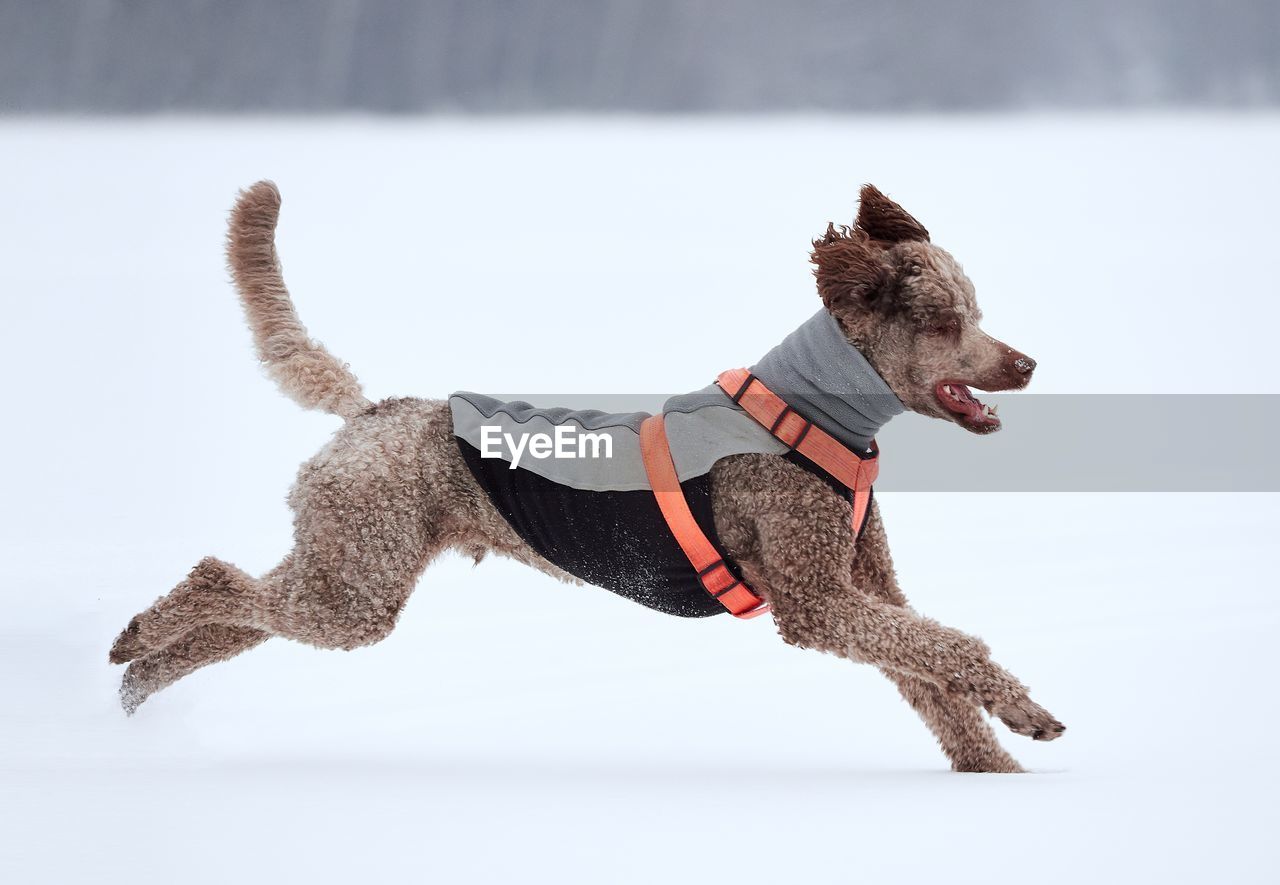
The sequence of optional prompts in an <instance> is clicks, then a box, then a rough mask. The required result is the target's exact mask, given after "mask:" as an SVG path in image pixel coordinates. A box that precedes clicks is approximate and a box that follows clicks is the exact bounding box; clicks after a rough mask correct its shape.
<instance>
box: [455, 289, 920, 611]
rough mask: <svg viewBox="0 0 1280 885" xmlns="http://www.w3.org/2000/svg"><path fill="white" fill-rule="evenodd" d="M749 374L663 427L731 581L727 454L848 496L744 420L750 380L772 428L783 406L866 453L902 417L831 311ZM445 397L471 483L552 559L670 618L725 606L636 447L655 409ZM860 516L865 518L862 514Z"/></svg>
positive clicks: (668, 416) (681, 399)
mask: <svg viewBox="0 0 1280 885" xmlns="http://www.w3.org/2000/svg"><path fill="white" fill-rule="evenodd" d="M729 374H730V373H726V376H727V375H729ZM742 374H743V378H744V379H745V380H746V384H736V385H735V387H740V388H741V389H740V390H738V391H737V393H738V399H737V400H735V398H734V396H733V394H734V392H735V391H732V390H731V391H728V392H726V390H725V389H723V388H722V387H720V386H718V385H716V384H713V385H710V386H708V387H705V388H703V389H701V390H698V391H695V392H693V393H688V394H683V395H680V396H673V397H671V398H670V399H668V400H667V401H666V402H665V403H664V404H663V407H662V410H661V415H662V421H661V422H660V425H664V426H665V437H666V443H667V446H668V447H669V450H670V462H671V464H672V465H673V466H674V471H675V478H676V480H678V482H679V489H680V491H681V492H682V493H683V497H684V501H685V502H687V505H688V510H689V512H690V513H691V514H692V517H693V520H694V521H695V522H696V524H697V528H698V529H700V530H701V533H702V534H703V535H704V536H705V537H706V540H707V541H709V542H710V544H711V545H712V546H713V547H714V549H715V552H716V554H718V558H719V562H718V563H717V565H721V564H722V565H723V566H724V567H725V568H726V569H727V570H728V572H729V574H730V575H731V577H732V580H733V583H734V584H737V583H740V582H741V580H742V576H741V574H740V573H739V572H738V569H737V567H736V566H735V565H734V564H733V563H732V562H731V561H730V558H729V557H728V555H727V554H726V552H725V551H724V549H723V547H722V546H721V544H720V541H719V539H718V538H717V537H716V532H715V522H714V518H713V515H712V508H711V491H712V489H711V468H712V467H713V466H715V464H716V462H717V461H719V460H720V459H721V458H725V457H728V456H730V455H740V454H748V453H761V454H771V455H778V456H781V457H784V458H786V459H787V460H790V461H792V462H793V463H795V464H797V465H798V466H800V467H802V468H804V469H806V470H809V471H810V472H812V473H814V474H816V475H818V476H819V477H821V478H822V479H823V480H824V481H826V482H827V483H828V484H829V485H830V486H831V487H832V488H833V489H834V490H835V491H836V492H837V493H839V494H841V495H843V496H844V497H845V498H846V499H850V498H851V496H852V493H851V491H850V489H849V486H848V485H847V484H845V483H844V482H841V481H840V480H838V479H837V478H836V477H835V476H833V475H832V474H831V473H829V472H828V471H827V470H826V469H824V468H823V467H822V466H820V465H819V464H817V463H815V461H813V460H812V459H811V458H809V457H806V456H805V455H804V454H803V451H804V447H803V443H802V442H801V440H800V439H791V438H790V437H788V439H789V440H790V444H788V442H784V441H783V440H781V439H779V437H778V436H775V434H774V432H771V430H770V428H769V427H768V426H766V425H765V424H762V423H760V420H759V419H758V418H757V417H752V415H751V414H748V411H747V409H746V408H745V407H744V404H743V402H741V401H740V400H741V395H742V393H743V392H745V390H746V387H747V386H748V385H749V384H750V383H751V382H752V379H754V380H758V381H759V382H761V383H762V384H763V385H766V386H767V389H768V390H769V391H772V393H774V394H776V395H777V397H780V398H781V400H782V401H783V402H785V404H786V407H787V408H785V409H783V411H782V414H781V415H779V416H778V417H777V419H776V421H775V422H773V423H774V425H775V426H774V430H777V429H778V428H777V425H780V424H783V423H784V420H785V419H786V416H787V414H789V413H790V414H794V415H798V416H800V418H803V419H806V420H804V421H803V422H800V421H798V420H797V423H798V424H803V427H804V431H808V428H809V425H810V423H811V424H812V426H813V427H816V428H821V431H823V432H825V434H828V435H829V436H830V437H831V438H833V439H834V440H836V441H838V442H839V444H840V445H842V446H845V447H847V448H848V449H850V450H852V451H853V452H856V453H859V455H860V456H866V457H871V449H872V445H873V443H872V438H873V437H874V435H875V433H876V431H877V430H878V429H879V428H880V427H881V426H882V425H883V424H884V423H885V422H886V421H888V420H889V419H890V418H891V417H893V416H894V415H896V414H898V413H900V412H901V411H903V406H902V404H901V403H900V402H899V401H898V399H897V397H895V396H894V395H893V392H892V391H891V390H890V389H889V387H888V385H887V384H885V382H884V381H883V380H882V379H881V378H880V377H879V375H877V374H876V372H875V370H874V369H873V368H872V367H871V365H870V364H869V363H868V362H867V360H866V358H865V357H863V356H862V354H861V353H860V352H859V351H858V350H857V349H856V348H854V347H853V346H852V345H850V344H849V343H848V341H847V340H846V339H845V337H844V334H843V333H842V332H841V331H840V328H839V325H838V324H837V322H836V321H835V319H834V318H832V316H831V315H830V314H829V313H828V312H827V311H826V310H821V311H819V312H818V313H817V314H815V315H814V316H813V317H812V318H811V319H809V320H808V321H807V322H806V323H804V324H803V325H802V326H800V328H799V329H797V330H796V331H795V332H793V333H792V334H791V335H789V336H787V338H786V339H785V340H784V341H783V342H782V343H781V344H779V345H778V346H777V347H775V348H774V349H773V350H771V351H769V353H767V354H766V355H765V356H764V357H763V358H762V359H761V360H760V361H759V362H758V363H757V364H756V365H755V366H753V367H752V368H751V371H750V374H749V375H747V374H746V373H742ZM722 380H723V377H722ZM449 405H450V410H451V412H452V419H453V431H454V436H455V438H456V440H457V444H458V449H459V451H460V452H461V454H462V457H463V460H464V461H466V463H467V466H468V468H470V470H471V473H472V475H473V476H474V477H475V479H476V482H477V483H478V484H479V485H480V487H481V488H482V489H484V491H485V493H486V494H487V495H488V497H489V499H490V500H491V501H492V502H493V505H494V507H495V508H496V509H497V510H498V512H499V513H500V514H501V515H502V516H503V518H504V519H506V520H507V522H508V523H510V525H511V527H512V528H513V529H514V530H515V532H516V534H518V535H519V536H520V537H521V538H522V539H523V540H524V541H525V542H526V543H527V544H528V545H529V546H530V547H531V548H533V550H535V551H536V552H537V553H538V554H539V555H540V556H542V557H543V558H544V559H546V560H547V561H548V562H551V563H552V564H554V565H556V566H558V567H559V568H561V569H563V570H564V571H566V572H568V573H569V574H571V575H573V576H575V577H577V578H579V579H580V580H582V581H584V582H586V583H588V584H594V585H596V586H599V587H604V588H605V589H608V590H611V591H613V592H614V593H616V594H618V595H620V596H623V597H625V598H627V599H631V600H633V601H635V602H639V603H640V604H642V605H645V606H647V607H649V608H652V609H656V610H658V611H661V612H666V613H668V614H673V615H678V616H681V617H706V616H709V615H715V614H719V613H721V612H723V611H725V610H726V607H725V605H723V604H722V603H721V601H720V600H718V599H717V598H715V597H714V596H713V595H711V593H709V592H708V587H707V585H706V583H705V581H704V579H703V578H704V575H700V574H699V570H698V569H695V568H694V566H693V565H692V564H691V560H690V557H689V555H688V554H687V553H686V551H685V550H684V549H682V546H681V542H680V541H679V540H678V539H677V537H676V536H675V535H673V533H672V529H671V528H670V527H669V525H668V521H667V518H666V517H665V516H664V514H663V512H662V509H661V508H660V506H659V504H658V500H657V499H656V498H655V494H654V484H653V483H652V481H651V477H650V473H649V469H647V468H646V463H645V458H644V453H643V452H642V445H641V428H642V426H643V425H644V424H645V422H646V421H647V420H649V419H651V418H652V416H651V415H650V414H649V413H647V412H630V413H621V414H616V413H612V414H611V413H604V412H599V411H593V410H576V411H575V410H569V409H562V408H537V407H535V406H533V405H530V404H529V403H526V402H522V401H513V402H502V401H499V400H496V399H494V398H492V397H488V396H484V395H481V394H476V393H468V392H459V393H455V394H453V395H452V396H451V397H450V398H449ZM804 435H805V433H804V432H803V431H802V432H800V433H799V436H801V437H803V436H804ZM606 453H607V456H606ZM860 516H861V518H862V519H865V511H864V513H862V514H861V515H860ZM854 528H855V530H857V529H859V528H860V525H855V527H854ZM744 586H745V585H744Z"/></svg>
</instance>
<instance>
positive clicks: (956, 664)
mask: <svg viewBox="0 0 1280 885" xmlns="http://www.w3.org/2000/svg"><path fill="white" fill-rule="evenodd" d="M769 586H770V588H771V589H772V590H773V591H774V592H773V593H771V594H770V596H769V599H770V602H772V603H773V611H774V617H775V620H776V621H777V624H778V629H779V631H780V632H781V633H782V638H783V639H784V640H786V641H787V642H790V643H792V644H793V645H800V646H805V647H809V648H816V649H819V650H821V651H829V652H832V653H833V654H838V655H842V656H844V657H848V658H851V659H853V660H857V661H862V662H865V663H868V664H875V665H876V666H877V667H881V668H887V669H890V670H894V671H897V672H901V673H906V674H908V675H911V676H916V677H918V678H921V679H924V680H926V681H928V682H930V683H932V684H933V685H935V686H937V687H938V688H939V689H942V690H944V691H945V692H947V693H948V694H950V695H952V696H954V697H956V698H970V699H973V700H974V701H976V702H977V703H980V704H981V705H982V706H983V707H985V708H986V709H987V711H988V712H990V713H991V714H992V715H993V716H996V717H998V718H999V719H1000V720H1001V721H1002V722H1004V724H1005V725H1007V726H1009V728H1010V729H1011V730H1012V731H1014V732H1016V733H1018V734H1023V735H1027V736H1028V737H1032V738H1035V739H1036V740H1044V741H1051V740H1053V739H1054V738H1056V737H1058V736H1059V735H1061V734H1062V732H1063V731H1064V730H1065V729H1064V726H1063V725H1062V723H1060V722H1058V720H1056V719H1054V718H1053V716H1052V715H1050V714H1049V712H1048V711H1047V710H1045V709H1044V708H1043V707H1041V706H1040V705H1039V704H1037V703H1036V702H1035V701H1033V700H1031V698H1030V697H1029V696H1028V694H1027V688H1026V686H1024V685H1023V684H1022V683H1020V682H1019V681H1018V680H1017V679H1015V678H1014V677H1013V676H1012V675H1010V674H1009V673H1008V672H1006V671H1005V670H1004V669H1003V668H1002V667H1000V666H999V665H997V664H996V663H995V662H993V661H992V660H991V658H990V649H988V648H987V646H986V644H985V643H983V642H982V640H980V639H977V638H975V637H973V636H969V635H967V634H965V633H961V632H960V631H959V630H954V629H952V628H950V627H944V626H943V625H942V624H939V623H938V622H936V621H932V620H930V619H928V618H922V617H920V616H919V615H917V614H915V613H914V612H912V611H910V610H909V609H906V608H901V607H899V606H895V605H889V604H887V603H884V602H880V601H879V600H876V599H872V598H871V597H870V596H866V595H864V594H862V593H859V592H858V591H856V590H855V589H854V588H853V584H852V581H851V580H850V579H849V578H848V577H847V574H846V576H844V577H843V580H841V576H840V575H839V574H826V575H801V574H795V573H792V574H786V573H782V574H777V575H775V576H774V577H773V578H772V579H771V580H770V584H769Z"/></svg>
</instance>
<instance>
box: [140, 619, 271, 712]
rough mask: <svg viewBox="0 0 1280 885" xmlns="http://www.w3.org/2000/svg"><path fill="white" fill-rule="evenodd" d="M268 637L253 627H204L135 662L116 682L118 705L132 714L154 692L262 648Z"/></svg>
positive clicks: (197, 628)
mask: <svg viewBox="0 0 1280 885" xmlns="http://www.w3.org/2000/svg"><path fill="white" fill-rule="evenodd" d="M268 638H269V634H268V633H266V632H264V631H262V630H255V629H254V628H253V627H232V626H229V625H226V624H205V625H203V626H201V627H196V628H195V629H194V630H191V631H190V632H189V633H187V634H186V635H185V636H183V637H181V638H180V639H178V640H176V641H175V642H172V643H170V644H169V645H168V646H166V647H165V648H162V649H161V650H160V651H154V652H151V653H150V654H147V655H144V656H143V657H140V658H138V659H136V660H135V661H134V662H133V663H131V664H130V665H129V668H128V669H127V670H125V673H124V678H123V679H122V680H121V682H120V705H121V706H122V707H124V710H125V712H126V713H128V714H130V715H133V713H134V711H136V710H137V709H138V707H139V706H140V705H141V704H142V702H143V701H145V700H146V699H147V698H149V697H151V696H152V695H153V694H155V693H156V692H158V691H160V690H161V689H164V688H168V687H169V686H170V685H172V684H173V683H175V682H177V681H178V680H179V679H181V678H183V677H184V676H188V675H190V674H192V673H194V672H195V671H196V670H199V669H200V668H201V667H204V666H207V665H209V664H215V663H217V662H219V661H225V660H228V659H230V658H233V657H235V656H236V655H238V654H240V653H241V652H245V651H248V650H249V649H251V648H254V647H255V646H257V645H260V644H262V643H263V642H265V641H266V640H267V639H268Z"/></svg>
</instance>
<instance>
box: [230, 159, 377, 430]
mask: <svg viewBox="0 0 1280 885" xmlns="http://www.w3.org/2000/svg"><path fill="white" fill-rule="evenodd" d="M279 215H280V191H279V190H277V189H276V186H275V184H274V183H272V182H270V181H259V182H258V183H257V184H255V185H254V186H253V187H251V188H249V189H248V190H243V191H241V192H240V197H239V199H237V200H236V205H235V208H234V209H232V210H231V224H230V229H229V230H228V231H227V265H228V266H229V267H230V269H231V276H232V278H233V279H234V280H235V284H236V288H237V289H238V290H239V291H240V301H241V302H242V303H243V304H244V311H245V314H246V316H247V318H248V320H249V328H250V329H251V330H252V331H253V342H254V344H255V345H257V348H258V358H259V359H260V360H262V364H263V365H264V366H265V367H266V369H267V372H268V374H270V375H271V377H272V378H273V379H275V382H276V383H277V384H279V385H280V387H281V389H283V390H284V392H285V393H286V394H288V395H289V396H290V397H291V398H292V399H293V400H294V401H296V402H297V403H298V404H299V405H301V406H303V407H305V408H308V409H323V410H325V411H326V412H332V413H333V414H335V415H341V416H342V417H343V418H351V417H353V416H355V415H358V414H360V413H361V412H363V411H364V410H365V409H367V408H369V400H367V399H365V396H364V393H363V392H362V391H361V389H360V382H359V381H357V380H356V376H355V375H353V374H352V373H351V370H350V368H348V367H347V364H346V363H343V362H341V361H340V360H338V359H337V358H336V357H334V355H333V354H331V353H329V351H327V350H325V349H324V345H322V344H321V343H320V342H318V341H314V340H312V339H311V338H309V337H308V336H307V330H306V328H305V327H304V326H303V325H302V321H301V320H299V319H298V314H297V312H296V311H294V309H293V302H292V301H291V300H290V299H289V290H288V289H286V288H285V285H284V277H283V276H282V275H281V273H280V261H279V259H278V258H277V257H276V244H275V230H276V219H277V217H279Z"/></svg>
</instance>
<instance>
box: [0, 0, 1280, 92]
mask: <svg viewBox="0 0 1280 885" xmlns="http://www.w3.org/2000/svg"><path fill="white" fill-rule="evenodd" d="M1278 47H1280V0H1163V2H1160V0H1115V2H1106V0H986V2H974V0H953V2H945V0H896V2H870V0H846V2H836V0H797V2H768V0H738V2H732V0H526V2H516V0H424V2H411V0H314V2H302V0H285V2H265V0H263V2H254V0H171V2H155V0H146V2H143V0H47V2H41V0H25V2H17V0H0V113H9V114H12V113H80V112H89V113H117V112H125V113H129V112H164V111H178V112H205V111H214V112H328V111H347V110H353V111H371V112H389V113H409V112H430V111H461V112H544V111H642V112H676V113H680V112H696V111H727V112H755V111H766V112H767V111H792V110H828V111H915V110H973V109H979V110H1005V109H1028V108H1106V107H1167V106H1193V107H1262V106H1274V105H1276V104H1278V103H1280V48H1278Z"/></svg>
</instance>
